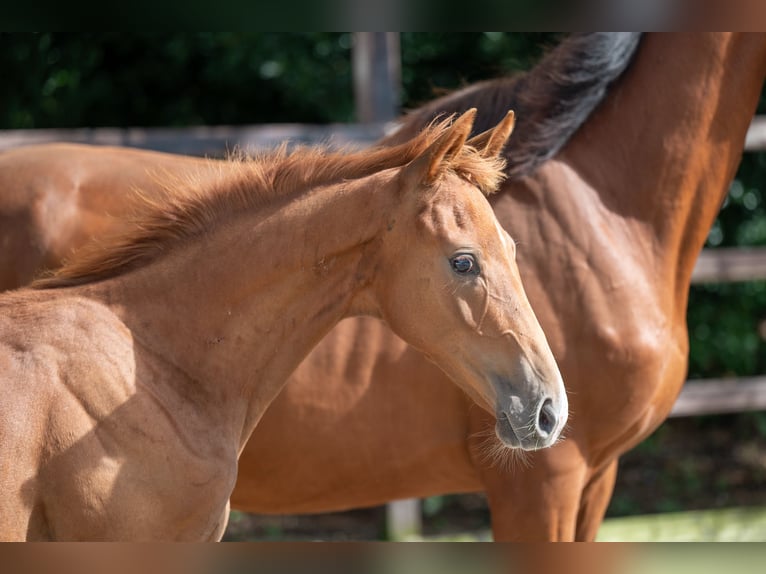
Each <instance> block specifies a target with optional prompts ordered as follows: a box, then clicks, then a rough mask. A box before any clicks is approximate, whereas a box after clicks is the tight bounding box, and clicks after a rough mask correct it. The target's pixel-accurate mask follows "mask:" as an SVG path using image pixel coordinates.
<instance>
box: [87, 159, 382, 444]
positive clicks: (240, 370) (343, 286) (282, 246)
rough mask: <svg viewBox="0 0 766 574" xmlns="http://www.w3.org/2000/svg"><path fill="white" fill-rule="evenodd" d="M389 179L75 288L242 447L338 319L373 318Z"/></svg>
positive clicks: (331, 192)
mask: <svg viewBox="0 0 766 574" xmlns="http://www.w3.org/2000/svg"><path fill="white" fill-rule="evenodd" d="M391 177H392V175H391V173H390V172H384V173H380V174H378V175H376V176H374V177H372V178H367V179H365V180H356V181H351V182H346V183H344V184H340V185H335V186H329V187H324V188H318V189H313V190H311V191H310V192H307V193H305V194H302V195H300V196H298V197H294V198H292V199H291V200H290V201H286V200H283V201H282V205H279V201H280V200H276V202H277V204H276V205H274V206H266V207H263V208H262V209H258V210H254V212H253V213H247V214H241V215H239V216H236V217H234V218H232V219H231V220H229V221H226V222H221V223H220V224H219V225H217V227H216V228H215V229H212V230H210V231H209V232H208V233H207V234H206V235H203V236H201V237H199V238H197V239H196V240H192V241H189V242H188V243H187V244H184V245H180V246H177V247H175V248H173V249H172V250H171V251H170V252H169V253H168V254H167V255H166V256H165V257H163V258H161V259H160V260H157V261H156V262H154V263H152V264H150V265H147V266H146V267H144V268H141V269H138V270H136V271H134V272H131V273H129V274H126V275H124V276H121V277H116V278H113V279H110V280H107V281H104V282H102V283H98V284H95V285H93V286H91V287H84V288H83V289H86V290H89V291H90V295H91V296H95V297H97V298H101V299H102V300H104V301H105V302H107V303H108V304H110V305H111V306H112V308H113V309H115V310H116V311H117V312H118V314H119V315H120V317H121V318H122V320H123V321H124V323H125V324H126V325H127V326H128V328H129V329H130V330H131V334H132V336H133V338H134V340H135V341H137V343H138V344H140V345H142V346H143V347H145V348H147V349H150V350H151V352H152V354H153V355H155V356H159V357H160V360H161V361H164V362H166V363H167V364H168V365H172V369H173V370H174V371H175V372H181V373H183V374H184V375H185V377H184V378H185V379H186V381H185V382H184V383H183V384H188V383H190V382H191V383H193V384H195V385H196V386H198V387H200V386H201V387H202V388H205V389H207V390H208V391H209V396H210V397H211V399H210V400H213V401H216V402H220V407H221V408H220V409H219V411H220V412H219V413H218V415H219V416H220V417H221V418H222V419H223V424H225V425H228V426H229V429H230V430H231V431H232V432H233V433H237V434H236V438H237V439H238V440H239V441H240V447H241V446H243V445H244V443H245V441H246V440H247V437H248V436H249V434H250V432H251V431H252V429H253V427H254V426H255V424H256V423H257V421H258V420H259V419H260V417H261V415H262V414H263V412H264V411H265V409H266V407H267V406H268V405H269V403H270V402H271V401H272V400H273V398H274V397H275V396H276V395H277V393H278V392H279V390H280V389H281V387H282V385H283V384H284V382H285V380H286V379H287V378H288V376H289V375H290V373H291V372H292V371H293V370H294V369H295V367H296V366H297V365H298V364H299V362H300V361H301V360H302V359H303V358H304V357H305V356H306V355H307V354H308V353H309V351H310V350H311V349H312V348H313V346H314V345H315V344H316V343H318V342H319V340H320V339H321V338H322V337H323V336H324V335H325V334H326V333H327V332H328V331H329V330H330V329H331V328H332V327H333V326H334V325H335V324H336V323H337V322H338V321H339V320H341V319H342V318H343V317H346V316H349V315H355V314H371V315H375V314H376V308H375V306H374V304H372V303H371V302H370V301H371V299H370V296H369V295H368V289H367V288H368V286H369V284H370V283H371V281H372V274H373V272H374V265H373V264H374V258H375V251H376V247H377V245H378V242H377V241H376V239H377V238H378V237H379V234H380V231H381V230H382V229H384V228H385V225H386V221H385V214H386V213H390V208H391V205H390V203H391V202H392V201H393V199H392V198H393V194H391V193H387V192H386V190H381V189H380V188H381V187H384V186H386V185H387V184H390V183H391V181H390V179H391ZM174 384H175V383H174ZM218 422H219V423H220V422H221V421H218Z"/></svg>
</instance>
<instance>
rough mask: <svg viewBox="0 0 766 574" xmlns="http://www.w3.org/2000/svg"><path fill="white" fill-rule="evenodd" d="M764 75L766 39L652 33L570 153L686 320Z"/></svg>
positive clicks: (568, 159) (567, 154)
mask: <svg viewBox="0 0 766 574" xmlns="http://www.w3.org/2000/svg"><path fill="white" fill-rule="evenodd" d="M765 72H766V41H764V38H763V37H762V36H761V35H756V34H648V35H646V36H645V38H644V41H643V44H642V45H641V46H640V47H639V51H638V53H637V55H636V60H635V62H634V63H633V65H632V66H631V68H629V70H628V71H627V72H626V74H625V76H624V77H623V79H622V80H621V81H620V83H619V84H617V85H615V86H614V87H612V88H611V89H610V93H611V96H610V97H609V98H608V99H607V100H606V101H604V102H603V104H602V106H601V108H600V109H599V110H598V111H597V112H596V113H595V114H594V116H593V118H592V120H591V121H589V122H587V123H586V124H585V125H584V126H583V128H582V129H581V130H580V132H579V133H578V134H577V137H576V140H577V145H570V146H568V147H567V148H566V149H565V150H564V152H563V153H562V156H561V157H562V159H563V160H564V161H565V162H566V163H569V164H570V165H572V166H575V168H576V170H577V172H578V173H579V174H580V175H581V176H582V177H583V179H584V180H585V181H586V182H588V184H589V185H590V186H592V187H593V189H595V190H596V191H597V193H598V194H599V195H600V197H601V200H602V201H603V204H604V206H605V207H606V208H607V210H608V211H611V212H613V213H614V214H615V215H616V220H615V221H616V226H617V227H620V228H625V227H626V226H630V234H629V235H630V237H629V239H631V240H632V241H633V242H634V243H636V244H640V243H643V244H644V245H645V249H646V257H648V258H649V261H651V264H650V265H649V266H647V269H650V268H652V272H653V273H654V274H655V277H656V278H655V280H654V283H655V284H656V285H657V286H658V287H660V288H662V289H664V290H668V289H670V290H672V292H673V294H674V299H673V300H674V302H675V304H676V311H677V312H678V313H681V314H683V313H685V308H686V298H687V294H688V288H689V282H690V279H691V273H692V270H693V267H694V264H695V262H696V259H697V257H698V255H699V252H700V250H701V249H702V246H703V245H704V242H705V239H706V237H707V234H708V232H709V230H710V227H711V225H712V224H713V221H714V220H715V217H716V214H717V213H718V210H719V208H720V206H721V202H722V201H723V198H724V197H725V195H726V193H727V191H728V187H729V183H730V181H731V179H732V177H733V176H734V173H735V171H736V168H737V166H738V164H739V161H740V157H741V153H742V149H743V145H744V138H745V134H746V132H747V129H748V126H749V123H750V120H751V118H752V115H753V113H754V111H755V106H756V103H757V101H758V97H759V95H760V91H761V85H762V82H763V76H764V73H765ZM592 142H598V143H599V145H598V148H597V149H594V147H595V145H596V144H594V143H592ZM646 263H648V261H647V262H646Z"/></svg>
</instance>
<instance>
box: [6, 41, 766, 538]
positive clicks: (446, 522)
mask: <svg viewBox="0 0 766 574" xmlns="http://www.w3.org/2000/svg"><path fill="white" fill-rule="evenodd" d="M560 37H561V36H560V35H558V34H554V33H464V34H449V33H402V34H397V35H396V37H395V38H394V41H395V45H394V46H393V47H391V46H389V48H388V49H389V50H393V51H392V52H390V53H389V55H390V54H394V57H395V59H396V62H397V66H396V69H395V70H394V71H393V72H391V74H390V75H391V77H392V78H393V81H394V84H393V85H394V86H395V93H393V94H391V98H390V100H388V101H386V102H384V109H383V112H380V111H379V110H378V111H376V110H372V111H371V110H369V109H366V110H365V109H362V108H361V107H360V105H359V97H357V98H356V99H355V93H356V94H357V95H359V90H360V89H363V88H360V87H359V86H358V85H355V80H354V77H355V74H354V66H355V64H354V53H353V52H354V47H355V45H356V46H357V48H359V45H358V42H360V41H361V40H360V39H359V37H357V36H355V35H353V34H350V33H247V34H245V33H172V34H120V33H89V34H62V33H36V34H32V33H25V34H15V33H14V34H11V33H2V34H0V77H2V78H3V81H2V82H0V130H37V129H52V128H83V127H87V128H97V127H117V128H127V127H186V126H221V125H226V126H239V125H249V126H250V125H255V124H275V123H290V124H293V123H299V124H331V123H332V124H338V123H340V124H350V123H357V122H360V121H384V120H388V119H392V118H393V117H395V116H396V115H398V114H399V113H400V112H401V111H403V110H406V109H411V108H415V107H417V106H418V105H419V104H422V103H424V102H427V101H429V100H431V99H433V98H434V97H436V96H439V95H441V94H443V93H445V92H446V91H450V90H453V89H455V88H457V87H461V86H464V85H466V84H470V83H472V82H475V81H479V80H483V79H488V78H493V77H496V76H500V75H507V74H512V73H514V72H518V71H521V70H525V69H528V68H529V67H531V66H533V65H534V64H535V62H536V61H537V60H538V59H539V58H540V56H541V54H543V53H544V52H545V50H546V49H548V48H550V47H551V46H554V45H555V44H556V43H557V42H558V40H559V39H560ZM389 79H390V78H389ZM764 103H766V101H765V100H764V99H763V98H762V99H761V105H760V106H759V113H763V112H764V111H766V109H765V108H764ZM385 106H388V108H386V107H385ZM362 116H366V117H362ZM387 116H388V117H387ZM4 133H5V134H8V133H10V132H0V136H2V134H4ZM764 186H766V154H764V153H763V152H756V151H753V152H747V153H745V156H744V158H743V161H742V164H741V166H740V168H739V171H738V173H737V176H736V179H735V180H734V182H733V183H732V185H731V189H730V193H729V196H728V197H727V199H726V200H725V202H724V204H723V207H722V210H721V213H720V215H719V217H718V220H717V221H716V223H715V225H714V227H713V228H712V230H711V232H710V235H709V237H708V242H707V247H708V248H711V249H714V248H722V247H757V246H763V245H766V206H765V205H764V199H766V198H765V197H764V191H765V187H764ZM688 321H689V331H690V337H691V360H690V367H689V378H694V379H710V378H721V377H746V376H758V375H761V374H766V281H763V280H751V281H741V282H735V283H706V284H701V285H694V286H693V287H692V291H691V297H690V303H689V312H688ZM764 486H766V412H758V411H756V412H746V413H735V414H725V415H721V414H718V415H708V416H694V417H684V418H675V419H671V420H669V421H668V422H666V423H665V424H663V425H662V427H660V429H658V430H657V431H656V432H655V433H654V434H653V435H652V436H650V437H649V438H648V439H647V440H646V441H644V443H642V444H641V445H640V446H639V447H637V448H636V449H635V450H634V451H632V452H631V453H629V454H628V455H627V456H625V457H624V458H623V460H622V461H621V464H620V472H619V476H618V481H617V486H616V489H615V493H614V497H613V499H612V503H611V506H610V508H609V512H608V516H609V517H610V518H615V517H626V516H641V515H646V514H652V513H674V512H678V511H688V510H711V509H717V508H748V509H759V508H762V507H766V488H764ZM420 512H421V517H422V521H423V524H422V532H423V534H424V535H426V536H435V535H444V534H447V535H450V536H456V535H458V534H459V533H463V532H469V531H470V532H476V531H479V532H485V534H486V530H487V529H488V525H489V513H488V510H487V507H486V502H485V500H484V498H483V496H481V495H461V496H442V497H434V498H431V499H427V500H425V501H422V504H421V505H420ZM695 520H696V519H695ZM391 536H392V534H391V532H390V531H389V530H388V529H387V526H386V510H385V509H384V508H374V509H363V510H359V511H352V512H346V513H338V514H332V515H323V516H314V517H304V516H299V517H260V516H249V515H244V514H241V513H236V514H235V515H234V516H233V517H232V522H231V525H230V528H229V531H228V533H227V538H228V539H249V538H258V539H304V538H309V539H314V538H322V539H385V538H387V537H391Z"/></svg>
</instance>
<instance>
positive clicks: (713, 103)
mask: <svg viewBox="0 0 766 574" xmlns="http://www.w3.org/2000/svg"><path fill="white" fill-rule="evenodd" d="M635 42H636V38H635V37H633V36H631V35H627V36H626V35H609V34H606V35H584V36H578V37H575V38H573V39H571V40H569V41H566V42H565V43H564V44H562V46H560V47H559V48H557V49H555V50H553V51H552V52H551V53H550V55H549V56H548V57H546V58H545V59H544V60H543V62H542V63H541V64H540V65H538V66H537V67H536V68H535V69H534V70H533V71H531V72H530V73H529V74H526V75H522V76H519V77H518V78H515V79H510V80H500V81H493V82H488V83H486V84H479V85H477V86H472V87H470V88H468V89H466V90H464V91H462V92H459V93H457V94H455V95H453V96H448V97H447V98H443V99H441V100H439V101H437V102H434V103H432V104H430V105H428V106H426V107H425V108H423V109H422V110H419V111H417V112H415V113H414V114H413V115H412V116H411V118H410V119H409V120H407V121H406V122H405V125H404V126H403V128H402V130H400V132H398V135H395V136H394V137H400V136H401V134H406V133H409V132H408V130H410V129H412V128H413V127H414V128H415V129H417V126H418V125H421V124H422V123H423V122H425V121H427V120H428V118H430V117H432V115H433V114H434V113H437V112H439V111H452V110H455V109H463V108H465V107H470V106H473V105H479V107H480V115H479V117H478V118H477V124H478V123H480V122H485V123H491V122H492V121H493V118H494V117H496V116H493V113H494V114H499V113H502V112H501V111H500V110H502V109H507V108H509V107H514V108H515V109H516V110H517V112H518V113H519V117H520V120H519V121H520V126H522V127H521V129H520V130H519V134H518V135H517V136H516V137H514V138H513V139H512V140H511V143H510V144H509V146H508V147H507V148H506V153H507V156H508V171H509V173H510V174H511V175H512V177H511V179H509V180H507V181H506V182H505V184H504V185H503V188H502V190H501V192H500V193H498V194H496V195H495V196H493V198H492V202H493V204H494V208H495V212H496V214H497V215H498V218H499V220H500V221H501V223H502V224H503V226H504V227H506V228H507V229H512V230H513V232H514V237H516V238H517V239H518V240H519V243H520V246H519V252H518V260H519V266H520V268H521V270H522V273H523V274H524V278H525V285H526V288H527V292H528V293H529V296H530V300H531V302H532V304H533V307H534V309H535V312H536V313H537V314H538V317H539V318H540V320H541V322H542V324H543V326H544V328H545V331H546V333H547V335H548V338H549V341H550V342H551V345H552V347H553V349H554V353H555V354H556V356H557V358H558V360H559V364H560V366H561V368H562V372H563V373H564V377H565V380H566V383H567V387H568V389H569V390H570V391H571V395H570V404H571V406H572V407H571V410H572V417H571V419H570V425H569V431H568V432H567V435H568V440H566V441H564V442H563V443H561V444H560V445H557V446H555V447H554V448H552V449H548V450H545V451H540V452H537V453H534V455H531V456H530V457H529V466H528V467H522V466H518V465H517V466H516V467H515V468H513V469H508V468H507V466H506V465H503V464H497V463H494V462H493V456H491V455H492V452H491V448H490V447H489V446H487V443H488V441H487V439H486V437H487V435H489V434H491V428H492V425H493V424H494V421H493V420H492V417H491V416H488V415H486V414H485V413H484V412H483V411H482V410H481V409H478V408H475V407H474V406H472V403H471V402H470V401H469V400H467V399H466V397H465V396H464V395H463V393H462V392H460V391H459V390H458V389H457V388H455V387H454V386H453V385H448V384H446V382H445V380H444V377H443V376H442V375H441V373H440V372H439V371H438V370H437V369H436V368H435V367H434V366H433V365H431V364H430V363H428V362H426V361H424V360H423V359H422V358H421V357H420V356H419V355H418V353H417V352H415V351H413V350H412V349H410V348H408V347H407V346H406V345H405V344H404V343H403V342H402V341H401V340H399V339H398V338H397V337H395V336H394V335H393V334H391V333H390V332H389V331H388V330H386V329H385V328H384V327H383V326H382V325H381V324H379V323H378V322H377V321H375V320H373V319H353V320H347V321H344V322H342V323H341V324H340V325H339V326H338V327H336V328H335V329H334V330H333V331H332V333H331V334H330V335H329V336H328V337H326V338H325V340H324V341H323V342H322V343H321V344H320V345H319V346H318V347H317V348H316V349H315V350H314V351H313V352H312V353H311V355H310V356H309V358H308V359H307V360H306V361H304V363H302V364H301V366H300V367H299V368H298V369H297V370H296V372H295V373H294V375H293V377H292V381H291V382H290V383H289V384H288V385H287V387H286V388H285V390H284V391H283V393H282V394H281V395H280V397H278V399H277V400H276V401H275V402H274V404H273V405H272V406H271V407H270V409H269V410H268V411H267V413H266V415H265V416H264V418H263V420H262V421H261V424H260V425H259V428H258V432H256V433H254V435H253V437H252V438H251V440H250V441H249V442H248V444H247V446H246V447H245V450H244V451H243V453H242V456H241V458H240V473H239V478H238V483H237V486H236V488H235V491H234V494H233V497H232V503H233V504H234V505H235V506H236V507H238V508H241V509H243V510H249V511H252V512H272V513H289V512H318V511H324V510H332V509H344V508H350V507H354V506H361V505H372V504H378V503H382V502H385V501H388V500H392V499H396V498H405V497H412V496H427V495H434V494H441V493H446V492H464V491H486V492H487V494H488V498H489V504H490V507H491V511H492V525H493V531H494V535H495V538H496V539H500V540H514V539H517V540H518V539H527V540H541V539H546V540H569V539H574V538H576V539H592V538H593V537H594V536H595V534H596V531H597V529H598V526H599V524H600V522H601V519H602V517H603V513H604V511H605V509H606V506H607V503H608V501H609V497H610V495H611V490H612V486H613V481H614V475H615V471H616V463H617V457H618V456H619V455H620V454H621V453H623V452H624V451H626V450H627V449H629V448H630V447H631V446H633V445H635V444H636V443H637V442H639V441H640V440H641V439H642V438H643V437H645V436H646V435H647V434H649V433H650V432H651V431H652V430H653V429H654V428H656V427H657V425H659V424H660V422H661V421H662V420H663V419H664V418H665V416H666V414H667V412H668V410H669V409H670V406H671V405H672V403H673V401H674V399H675V397H676V395H677V393H678V391H679V389H680V387H681V385H682V382H683V380H684V375H685V369H686V354H687V352H686V351H687V334H686V324H685V311H686V301H687V293H688V287H689V279H690V275H691V270H692V267H693V265H694V262H695V259H696V257H697V255H698V253H699V251H700V249H701V247H702V245H703V242H704V239H705V237H706V235H707V232H708V230H709V228H710V226H711V224H712V222H713V220H714V217H715V214H716V213H717V210H718V208H719V206H720V203H721V201H722V199H723V197H724V196H725V193H726V191H727V189H728V183H729V181H730V180H731V177H732V176H733V173H734V171H735V169H736V166H737V164H738V162H739V158H740V155H741V152H742V147H743V142H744V136H745V133H746V130H747V127H748V125H749V121H750V118H751V116H752V113H753V111H754V109H755V104H756V101H757V99H758V95H759V92H760V89H761V84H762V81H763V75H764V71H765V70H764V66H765V59H766V40H765V39H764V36H762V35H749V34H656V35H655V34H649V35H647V36H646V37H645V38H644V39H643V40H642V42H641V44H640V46H639V47H638V50H637V52H636V53H635V54H634V55H633V54H632V51H633V48H634V47H635ZM631 57H632V61H631V63H630V66H629V67H628V68H627V71H626V72H625V73H624V74H622V75H620V72H621V71H622V69H623V68H624V67H625V66H626V65H627V63H628V61H629V60H631ZM615 78H618V79H616V80H615ZM612 82H613V83H612ZM610 83H611V85H610ZM594 108H595V111H593V109H594ZM591 112H592V113H591ZM570 136H571V138H570ZM126 155H127V152H126ZM68 157H69V161H70V162H71V163H72V164H73V165H75V166H80V167H82V170H81V171H82V173H83V177H85V176H86V175H87V173H88V172H89V169H88V166H89V163H90V160H88V159H87V157H88V156H87V154H82V155H81V156H80V157H79V159H78V156H75V155H70V156H68ZM180 161H181V160H179V165H178V169H179V171H181V172H182V171H183V169H184V168H183V167H182V166H181V165H180ZM37 169H39V170H44V166H42V165H41V164H39V163H38V164H37ZM141 169H143V168H142V166H141V164H140V163H134V164H133V166H132V168H131V169H130V170H126V171H125V172H124V173H123V174H122V175H123V178H124V180H127V182H126V181H123V185H124V186H125V185H129V181H130V179H132V178H137V177H139V176H137V175H136V173H139V172H140V171H141ZM2 175H3V172H2V171H0V176H2ZM12 175H13V174H10V176H12ZM96 187H98V186H96ZM552 262H553V263H556V264H555V265H551V263H552ZM371 421H374V422H371Z"/></svg>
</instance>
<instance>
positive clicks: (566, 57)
mask: <svg viewBox="0 0 766 574" xmlns="http://www.w3.org/2000/svg"><path fill="white" fill-rule="evenodd" d="M640 37H641V35H640V34H638V33H633V32H597V33H588V34H574V35H572V36H568V37H567V38H565V39H564V40H563V41H562V42H561V43H560V44H559V45H558V46H556V47H555V48H554V49H552V50H551V51H550V52H549V53H548V54H547V55H546V56H545V57H543V58H542V60H541V61H540V62H539V63H538V64H537V65H536V66H535V67H534V68H532V69H531V70H529V71H528V72H525V73H522V74H518V75H515V76H512V77H507V78H497V79H494V80H488V81H484V82H479V83H477V84H473V85H471V86H468V87H466V88H463V89H460V90H458V91H456V92H454V93H452V94H448V95H446V96H444V97H441V98H439V99H437V100H434V101H433V102H430V103H428V104H426V105H424V106H422V107H420V108H418V109H416V110H414V111H412V112H410V113H409V114H408V115H407V116H406V117H405V118H404V120H403V122H402V125H401V127H400V129H399V130H397V131H396V132H395V133H394V134H392V135H390V136H388V137H387V138H385V139H384V140H383V141H382V142H380V143H382V144H385V145H389V144H393V143H397V142H398V141H399V140H400V139H401V138H404V139H406V138H407V137H410V136H411V135H412V134H413V132H417V131H418V130H420V129H422V128H423V127H424V126H425V125H427V124H428V123H429V122H430V121H432V120H433V118H434V117H436V116H438V115H440V114H451V113H461V112H463V111H465V110H467V109H469V108H472V107H475V108H477V109H478V115H477V116H476V121H475V123H474V126H473V130H474V134H476V133H480V132H482V131H484V130H487V129H489V128H491V127H492V126H494V125H496V124H497V123H498V122H499V121H500V120H501V119H502V118H503V116H504V115H505V113H506V112H507V111H508V110H509V109H512V110H514V111H515V112H516V119H517V123H516V129H515V130H514V134H513V136H512V137H511V139H510V140H509V142H508V145H507V146H506V149H505V155H506V156H507V167H506V173H507V174H508V176H509V177H511V178H515V177H521V176H523V175H525V174H528V173H530V172H532V171H533V170H534V169H535V168H537V166H539V165H540V164H541V163H543V162H544V161H546V160H547V159H550V158H551V157H553V156H554V155H556V153H558V151H559V150H560V149H561V148H562V147H563V146H564V144H566V142H567V141H568V140H569V138H571V137H572V135H573V134H574V133H575V132H576V131H577V130H578V129H579V127H580V126H581V125H582V124H583V123H585V121H586V120H587V119H588V117H589V116H590V115H591V113H592V112H593V110H594V109H595V108H596V107H597V106H598V104H599V103H600V102H601V101H602V100H603V99H604V96H605V94H606V92H607V89H608V87H609V85H610V84H611V83H612V82H613V81H614V80H615V79H617V78H618V77H619V76H620V75H621V74H622V73H623V71H625V69H626V68H627V67H628V64H629V63H630V61H631V59H632V57H633V55H634V53H635V52H636V50H637V48H638V44H639V40H640Z"/></svg>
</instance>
